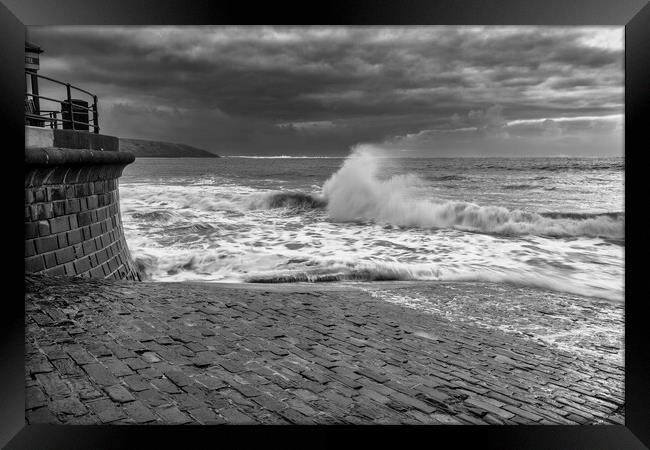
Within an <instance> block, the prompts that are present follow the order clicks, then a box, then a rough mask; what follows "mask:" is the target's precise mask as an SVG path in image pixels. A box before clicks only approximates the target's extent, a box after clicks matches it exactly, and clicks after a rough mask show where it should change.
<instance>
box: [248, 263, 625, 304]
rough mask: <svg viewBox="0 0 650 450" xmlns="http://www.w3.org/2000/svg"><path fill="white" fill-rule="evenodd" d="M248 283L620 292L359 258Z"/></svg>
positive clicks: (533, 276) (610, 295)
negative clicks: (443, 284) (487, 285)
mask: <svg viewBox="0 0 650 450" xmlns="http://www.w3.org/2000/svg"><path fill="white" fill-rule="evenodd" d="M243 281H245V282H248V283H301V282H302V283H326V282H340V281H359V282H372V281H455V282H491V283H507V284H512V285H515V286H522V287H532V288H538V289H547V290H552V291H556V292H566V293H570V294H576V295H582V296H586V297H598V298H603V299H608V300H613V301H621V300H622V298H623V292H622V291H621V290H620V288H619V287H618V286H614V285H610V284H609V283H607V282H606V281H603V282H602V283H601V284H600V285H598V286H590V285H585V284H581V283H576V282H575V280H572V279H569V278H562V277H558V276H557V275H555V274H541V273H538V272H536V271H534V270H527V271H522V270H512V271H496V270H471V269H468V270H461V271H455V270H454V271H452V270H446V269H444V268H440V267H438V266H433V265H413V264H404V263H399V262H379V261H373V262H369V261H362V262H359V263H349V262H348V263H343V262H334V261H330V262H326V263H322V264H321V265H319V267H317V268H313V269H308V270H273V271H267V272H263V273H256V274H250V275H247V276H245V277H244V278H243Z"/></svg>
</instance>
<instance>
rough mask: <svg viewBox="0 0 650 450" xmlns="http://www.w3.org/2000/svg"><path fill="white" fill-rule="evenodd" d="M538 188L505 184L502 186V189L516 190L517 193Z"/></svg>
mask: <svg viewBox="0 0 650 450" xmlns="http://www.w3.org/2000/svg"><path fill="white" fill-rule="evenodd" d="M538 187H539V186H538V185H536V184H504V185H503V186H501V188H502V189H506V190H515V191H519V190H526V189H536V188H538Z"/></svg>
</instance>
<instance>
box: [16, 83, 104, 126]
mask: <svg viewBox="0 0 650 450" xmlns="http://www.w3.org/2000/svg"><path fill="white" fill-rule="evenodd" d="M25 75H26V76H30V77H32V82H33V81H34V79H38V78H41V79H44V80H48V81H51V82H53V83H56V84H59V85H61V86H65V88H66V95H65V100H59V99H56V98H52V97H48V96H45V95H39V93H38V90H35V92H31V93H30V92H25V97H26V98H28V99H30V102H31V103H30V104H31V105H32V106H31V107H29V106H28V107H27V110H26V111H25V121H26V123H27V124H32V125H33V123H34V122H36V125H39V126H44V125H43V124H44V123H45V122H49V124H50V128H54V129H56V128H57V124H58V123H59V122H61V125H62V127H64V128H65V124H69V125H70V126H71V128H72V130H75V129H76V128H77V125H81V126H88V128H90V127H92V128H93V131H94V132H95V133H99V115H98V113H97V109H98V108H97V96H96V95H95V94H93V93H92V92H89V91H87V90H85V89H82V88H80V87H78V86H73V85H72V84H70V83H64V82H62V81H59V80H55V79H54V78H50V77H47V76H45V75H40V74H37V73H35V72H30V71H28V70H25ZM32 86H33V84H32ZM73 89H74V90H76V91H79V92H83V93H84V94H87V95H89V96H90V97H92V103H91V102H88V104H89V105H90V106H83V105H77V104H73V103H72V100H73V98H72V92H71V91H72V90H73ZM40 99H43V100H47V101H51V102H55V103H59V104H60V105H61V111H53V110H41V109H40V102H39V100H40ZM33 110H34V111H33ZM80 110H85V111H87V112H88V113H89V114H87V115H86V117H88V122H82V121H80V120H78V119H75V115H78V114H79V112H80ZM59 112H60V113H61V114H62V116H61V117H62V118H61V119H58V118H57V115H58V114H59ZM42 113H46V114H42ZM65 115H67V116H68V118H66V117H65ZM84 115H85V114H84ZM91 115H92V118H90V117H91Z"/></svg>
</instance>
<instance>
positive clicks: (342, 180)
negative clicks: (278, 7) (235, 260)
mask: <svg viewBox="0 0 650 450" xmlns="http://www.w3.org/2000/svg"><path fill="white" fill-rule="evenodd" d="M378 172H379V160H378V158H375V157H374V155H373V152H372V147H370V146H365V145H362V146H357V147H356V149H355V150H354V151H353V153H352V154H351V155H350V157H348V159H347V160H346V161H345V163H344V164H343V166H342V167H341V168H340V169H339V170H338V172H336V173H335V174H334V175H332V177H330V179H328V180H327V181H326V182H325V184H324V185H323V192H322V193H323V198H324V200H325V201H326V202H327V213H328V215H329V216H330V218H332V219H334V220H337V221H342V222H346V221H349V222H354V221H360V220H362V221H367V220H372V221H376V222H382V223H388V224H391V225H396V226H406V227H419V228H456V229H460V230H464V231H474V232H482V233H490V234H501V235H521V234H534V235H540V236H551V237H567V236H587V237H604V238H613V239H622V238H623V237H624V218H623V216H612V215H607V214H604V215H593V216H586V215H582V216H580V215H575V216H571V215H570V213H568V214H569V215H567V214H565V215H564V216H560V215H556V216H552V215H548V214H547V215H542V214H538V213H534V212H527V211H522V210H509V209H507V208H504V207H500V206H479V205H476V204H473V203H469V202H460V201H446V202H445V201H435V200H427V199H419V200H418V199H414V197H415V193H414V189H415V188H416V187H417V186H418V185H419V184H420V183H421V180H419V179H418V178H417V177H416V176H414V175H412V174H407V175H398V176H393V177H391V178H388V179H380V178H379V177H378Z"/></svg>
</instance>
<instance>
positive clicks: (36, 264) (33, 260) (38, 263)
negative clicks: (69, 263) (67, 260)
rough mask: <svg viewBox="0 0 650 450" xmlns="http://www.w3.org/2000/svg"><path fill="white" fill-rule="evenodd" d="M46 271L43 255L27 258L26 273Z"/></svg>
mask: <svg viewBox="0 0 650 450" xmlns="http://www.w3.org/2000/svg"><path fill="white" fill-rule="evenodd" d="M43 269H45V261H44V260H43V257H42V256H41V255H37V256H32V257H29V258H25V272H27V273H35V272H40V271H41V270H43Z"/></svg>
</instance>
